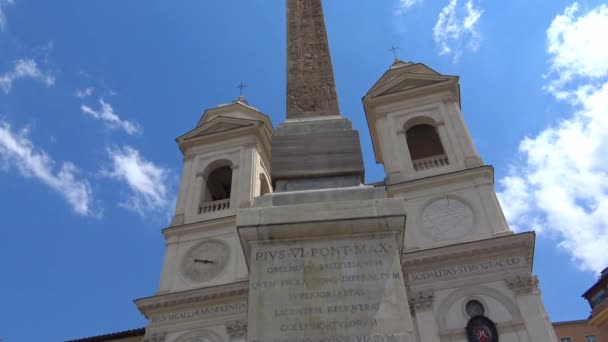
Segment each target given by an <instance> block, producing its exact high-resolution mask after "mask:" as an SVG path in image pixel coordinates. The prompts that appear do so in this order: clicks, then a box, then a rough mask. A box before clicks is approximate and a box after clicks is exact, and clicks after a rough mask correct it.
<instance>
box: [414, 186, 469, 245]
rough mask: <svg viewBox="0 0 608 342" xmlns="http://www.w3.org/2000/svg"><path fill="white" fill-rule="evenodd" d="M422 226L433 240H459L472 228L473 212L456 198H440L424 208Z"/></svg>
mask: <svg viewBox="0 0 608 342" xmlns="http://www.w3.org/2000/svg"><path fill="white" fill-rule="evenodd" d="M422 226H423V232H424V234H425V235H427V236H429V237H430V238H431V239H433V240H452V239H459V238H461V237H463V236H464V235H466V234H467V233H468V232H469V231H470V230H471V229H472V228H473V211H472V210H471V208H470V207H469V206H468V205H467V204H466V203H464V202H462V201H460V200H458V199H456V198H450V197H448V198H442V199H439V200H436V201H434V202H432V203H430V204H429V205H428V206H426V208H424V211H423V212H422Z"/></svg>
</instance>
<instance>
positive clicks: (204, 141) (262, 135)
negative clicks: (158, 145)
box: [179, 121, 273, 155]
mask: <svg viewBox="0 0 608 342" xmlns="http://www.w3.org/2000/svg"><path fill="white" fill-rule="evenodd" d="M245 135H250V136H252V137H256V139H257V140H258V141H259V142H260V143H261V146H263V147H264V149H268V150H269V149H270V140H271V138H272V135H273V133H272V131H270V130H269V129H268V128H267V127H266V125H264V124H263V123H261V122H259V121H258V124H252V125H246V126H243V127H239V128H234V129H231V130H228V131H222V132H217V133H213V134H209V135H203V136H197V137H193V138H191V139H188V140H184V141H181V142H179V148H180V150H181V151H182V153H184V155H189V154H190V151H189V150H190V149H192V148H193V147H196V146H199V145H209V144H213V143H216V142H221V141H226V140H231V139H238V138H242V137H243V136H245Z"/></svg>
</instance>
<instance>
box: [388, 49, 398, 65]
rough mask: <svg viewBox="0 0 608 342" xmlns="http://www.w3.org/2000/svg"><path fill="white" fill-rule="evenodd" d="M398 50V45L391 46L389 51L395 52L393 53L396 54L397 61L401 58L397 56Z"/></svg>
mask: <svg viewBox="0 0 608 342" xmlns="http://www.w3.org/2000/svg"><path fill="white" fill-rule="evenodd" d="M397 50H399V47H398V46H391V48H390V49H388V51H392V52H393V55H394V56H395V62H396V61H398V60H399V58H398V57H397Z"/></svg>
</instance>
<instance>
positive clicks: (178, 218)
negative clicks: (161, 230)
mask: <svg viewBox="0 0 608 342" xmlns="http://www.w3.org/2000/svg"><path fill="white" fill-rule="evenodd" d="M184 222H185V221H184V214H178V215H175V216H173V219H172V220H171V224H170V227H175V226H181V225H182V224H184Z"/></svg>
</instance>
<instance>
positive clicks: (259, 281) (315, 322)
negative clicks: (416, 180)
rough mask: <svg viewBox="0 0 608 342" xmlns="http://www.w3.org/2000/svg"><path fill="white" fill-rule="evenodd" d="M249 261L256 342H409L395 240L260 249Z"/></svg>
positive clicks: (360, 239)
mask: <svg viewBox="0 0 608 342" xmlns="http://www.w3.org/2000/svg"><path fill="white" fill-rule="evenodd" d="M250 260H251V273H250V280H249V286H250V289H249V328H248V329H249V330H248V340H249V341H256V342H398V341H409V334H408V332H410V331H412V329H411V326H412V325H411V319H410V314H409V308H408V304H407V303H408V301H407V298H406V294H405V287H404V283H403V279H402V272H401V266H400V261H399V257H398V251H397V243H396V239H395V237H394V235H393V234H386V235H384V234H382V235H377V234H376V235H373V236H365V237H351V238H340V239H324V240H300V241H295V242H284V241H281V242H257V243H253V245H252V251H251V258H250ZM407 327H409V328H407Z"/></svg>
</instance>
